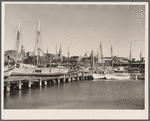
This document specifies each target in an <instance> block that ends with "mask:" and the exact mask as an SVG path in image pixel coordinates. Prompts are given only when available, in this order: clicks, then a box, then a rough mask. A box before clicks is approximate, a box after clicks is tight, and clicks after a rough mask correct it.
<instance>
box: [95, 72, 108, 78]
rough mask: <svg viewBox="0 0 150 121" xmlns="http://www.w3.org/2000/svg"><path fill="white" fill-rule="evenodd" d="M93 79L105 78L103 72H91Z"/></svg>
mask: <svg viewBox="0 0 150 121" xmlns="http://www.w3.org/2000/svg"><path fill="white" fill-rule="evenodd" d="M92 76H93V78H94V79H102V78H106V77H105V75H104V74H94V73H93V74H92Z"/></svg>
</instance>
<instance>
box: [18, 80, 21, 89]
mask: <svg viewBox="0 0 150 121" xmlns="http://www.w3.org/2000/svg"><path fill="white" fill-rule="evenodd" d="M18 89H22V83H21V80H20V81H19V83H18Z"/></svg>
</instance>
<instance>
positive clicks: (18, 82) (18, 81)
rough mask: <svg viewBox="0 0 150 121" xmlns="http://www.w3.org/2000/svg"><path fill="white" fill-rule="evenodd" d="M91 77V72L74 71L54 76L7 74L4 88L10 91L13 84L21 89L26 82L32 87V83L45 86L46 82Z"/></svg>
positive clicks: (51, 82) (58, 82)
mask: <svg viewBox="0 0 150 121" xmlns="http://www.w3.org/2000/svg"><path fill="white" fill-rule="evenodd" d="M88 79H93V77H92V74H91V73H84V72H80V73H78V72H74V73H66V74H61V75H59V76H56V77H55V76H54V77H46V76H9V77H8V78H7V79H5V80H4V90H6V91H7V92H9V91H10V89H11V88H10V87H12V86H14V85H15V87H17V89H19V90H21V89H22V86H23V85H24V84H27V83H28V88H31V87H32V84H35V83H38V84H39V87H42V86H47V85H48V84H55V83H57V84H60V83H66V82H73V81H82V80H88Z"/></svg>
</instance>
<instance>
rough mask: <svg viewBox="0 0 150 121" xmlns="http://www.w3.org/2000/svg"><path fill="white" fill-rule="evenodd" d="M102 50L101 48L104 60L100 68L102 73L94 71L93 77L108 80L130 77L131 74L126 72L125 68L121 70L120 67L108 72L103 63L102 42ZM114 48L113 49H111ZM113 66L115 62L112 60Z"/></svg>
mask: <svg viewBox="0 0 150 121" xmlns="http://www.w3.org/2000/svg"><path fill="white" fill-rule="evenodd" d="M100 50H101V60H102V69H101V70H100V71H101V73H96V74H95V73H93V78H94V79H96V78H105V79H106V80H123V79H129V78H130V74H129V73H126V72H125V70H123V69H122V70H121V69H120V68H118V69H117V70H115V69H114V70H111V71H110V72H107V71H106V70H105V67H104V63H103V54H102V45H101V43H100ZM111 50H112V49H111ZM112 66H113V62H112Z"/></svg>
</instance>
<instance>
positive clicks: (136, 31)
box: [4, 4, 145, 59]
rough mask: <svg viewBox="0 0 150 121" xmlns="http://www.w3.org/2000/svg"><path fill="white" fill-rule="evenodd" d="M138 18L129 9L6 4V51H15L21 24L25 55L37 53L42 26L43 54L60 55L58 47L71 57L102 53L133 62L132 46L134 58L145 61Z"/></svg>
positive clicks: (120, 6) (115, 6) (142, 35)
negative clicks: (129, 59) (130, 13)
mask: <svg viewBox="0 0 150 121" xmlns="http://www.w3.org/2000/svg"><path fill="white" fill-rule="evenodd" d="M136 18H137V17H136V16H129V15H128V5H61V4H56V5H55V4H6V6H5V40H4V43H5V50H10V49H14V48H15V43H16V42H15V41H16V39H15V38H16V34H15V33H16V30H17V25H18V22H20V24H21V41H22V43H23V45H24V47H25V51H31V52H33V51H34V47H35V41H36V36H35V31H36V28H37V26H38V21H40V23H41V41H42V47H43V49H44V50H43V51H44V52H47V48H48V52H49V53H53V54H55V53H56V45H57V48H58V50H59V48H60V45H61V49H62V54H63V55H64V56H67V53H68V47H69V52H70V56H74V55H78V56H80V55H81V56H83V55H84V54H85V53H87V55H90V53H91V50H93V51H94V54H96V53H97V52H100V48H99V46H100V42H101V44H102V50H103V52H102V53H103V56H110V55H111V45H112V47H113V55H116V56H121V57H127V58H129V53H130V42H131V43H132V44H131V51H132V57H133V58H137V59H139V58H140V51H141V52H142V56H143V57H145V23H144V24H137V19H136Z"/></svg>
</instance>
